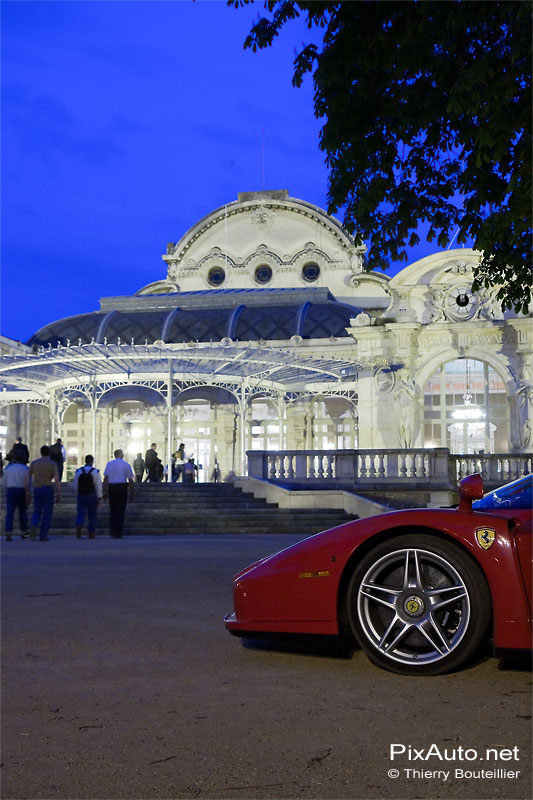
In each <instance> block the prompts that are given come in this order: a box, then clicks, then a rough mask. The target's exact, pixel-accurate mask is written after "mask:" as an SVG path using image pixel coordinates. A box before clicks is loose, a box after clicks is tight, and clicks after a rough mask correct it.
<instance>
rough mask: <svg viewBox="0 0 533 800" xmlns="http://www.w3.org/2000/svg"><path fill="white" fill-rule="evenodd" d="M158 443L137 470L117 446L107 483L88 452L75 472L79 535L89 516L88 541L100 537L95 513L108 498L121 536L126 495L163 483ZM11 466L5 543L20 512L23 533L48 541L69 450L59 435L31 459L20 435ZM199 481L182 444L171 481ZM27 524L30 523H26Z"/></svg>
mask: <svg viewBox="0 0 533 800" xmlns="http://www.w3.org/2000/svg"><path fill="white" fill-rule="evenodd" d="M156 448H157V443H156V442H153V443H152V445H151V446H150V448H149V450H147V452H146V456H145V458H144V459H143V457H142V454H141V453H139V454H138V455H137V457H136V458H135V460H134V462H133V469H132V468H131V466H130V465H129V464H128V463H127V461H125V460H124V452H123V451H122V450H115V452H114V458H113V459H112V460H111V461H109V462H108V463H107V465H106V467H105V469H104V474H103V481H102V477H101V475H100V471H99V470H98V469H96V467H95V466H94V457H93V456H92V455H87V456H85V463H84V464H83V466H81V467H79V469H77V470H76V473H75V475H74V488H75V489H76V496H77V510H76V537H77V538H78V539H80V538H81V535H82V529H83V526H84V524H85V519H86V518H87V532H88V536H89V539H94V538H95V536H96V512H97V509H98V505H99V504H100V503H101V501H102V500H109V532H110V536H112V537H113V538H116V539H120V538H121V537H122V530H123V527H124V516H125V512H126V506H127V503H128V497H129V499H130V500H133V499H134V482H138V483H140V482H142V481H143V478H144V476H145V473H146V478H144V480H145V482H146V481H150V482H156V483H157V482H161V480H163V479H165V471H164V468H163V464H162V461H161V459H160V458H158V455H157V449H156ZM6 461H8V462H9V463H8V465H7V466H6V467H5V468H2V472H3V474H2V483H3V485H4V487H5V489H6V516H5V534H6V541H8V542H10V541H12V539H13V535H12V534H13V529H14V522H15V514H16V513H17V512H18V520H19V527H20V536H21V538H22V539H26V538H27V537H28V536H29V537H30V538H31V539H34V540H36V539H37V529H39V541H41V542H47V541H48V533H49V530H50V526H51V523H52V514H53V510H54V503H60V502H61V478H62V476H63V465H64V463H65V461H66V452H65V448H64V446H63V443H62V441H61V439H57V440H56V442H55V444H53V445H51V446H49V445H43V446H42V447H41V451H40V457H39V458H37V459H35V460H34V461H32V462H31V463H30V454H29V450H28V446H27V445H25V444H24V443H23V442H22V439H21V437H20V436H19V437H17V440H16V441H15V444H14V445H13V447H12V448H11V450H10V451H9V453H8V454H7V456H6ZM213 472H214V475H213V476H212V479H213V480H215V481H216V480H218V479H219V476H220V470H219V469H218V464H215V470H214V471H213ZM180 479H181V481H182V482H183V483H195V481H197V479H198V466H197V465H196V464H195V461H194V458H191V457H188V456H187V454H186V453H185V445H184V444H183V443H182V444H180V446H179V447H178V449H177V450H176V452H175V453H173V455H172V482H174V483H177V482H178V481H180ZM32 496H33V513H32V516H31V520H29V519H28V508H29V505H30V503H31V500H32ZM28 523H29V524H28Z"/></svg>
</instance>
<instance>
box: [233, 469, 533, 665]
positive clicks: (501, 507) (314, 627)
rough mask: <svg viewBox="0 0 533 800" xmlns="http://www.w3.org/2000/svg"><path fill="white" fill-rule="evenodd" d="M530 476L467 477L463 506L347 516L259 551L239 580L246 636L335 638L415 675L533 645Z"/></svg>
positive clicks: (241, 629) (237, 597)
mask: <svg viewBox="0 0 533 800" xmlns="http://www.w3.org/2000/svg"><path fill="white" fill-rule="evenodd" d="M532 489H533V475H527V476H525V477H522V478H519V479H518V480H516V481H513V482H512V483H509V484H507V485H506V486H503V487H501V488H500V489H496V490H494V491H492V492H489V493H488V494H487V495H485V496H483V480H482V477H481V475H470V476H469V477H467V478H464V479H463V480H462V481H461V482H460V483H459V498H460V501H459V505H458V506H457V507H456V508H439V509H415V510H413V509H411V510H405V511H391V512H388V513H386V514H380V515H379V516H376V517H370V518H368V519H362V520H356V521H353V522H348V523H346V524H344V525H340V526H339V527H336V528H332V529H331V530H327V531H323V532H322V533H318V534H316V535H315V536H311V537H310V538H308V539H304V540H302V541H300V542H298V543H297V544H294V545H292V546H291V547H288V548H287V549H285V550H282V551H281V552H279V553H275V554H274V555H271V556H268V557H267V558H262V559H261V560H260V561H257V562H256V563H255V564H252V565H250V566H248V567H246V568H245V569H243V570H241V571H240V572H239V573H238V574H237V575H236V576H235V578H234V582H233V596H234V608H235V610H234V613H232V614H228V615H227V616H226V618H225V624H226V628H227V629H228V630H229V631H230V632H231V633H233V634H235V635H238V636H252V635H255V636H257V635H259V636H266V635H268V634H287V633H294V634H296V633H298V634H300V633H303V634H329V635H336V636H340V637H342V638H343V639H345V640H346V641H347V642H349V643H350V644H352V645H353V644H355V645H359V646H360V647H362V648H363V649H364V650H365V651H366V653H367V655H368V656H369V658H370V659H371V660H372V661H373V662H374V663H375V664H377V665H378V666H380V667H384V668H385V669H388V670H392V671H393V672H399V673H404V674H411V675H438V674H441V673H444V672H449V671H451V670H456V669H458V668H459V667H463V666H465V665H466V663H467V662H468V661H470V660H472V659H473V658H474V656H475V655H476V654H477V653H478V651H479V650H480V648H481V647H482V646H483V645H486V643H487V641H488V640H491V642H492V647H493V652H494V654H495V655H497V654H498V653H503V652H504V651H509V650H522V651H526V650H529V649H531V646H532V618H531V617H532V615H531V611H532V545H531V541H532Z"/></svg>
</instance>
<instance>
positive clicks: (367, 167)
mask: <svg viewBox="0 0 533 800" xmlns="http://www.w3.org/2000/svg"><path fill="white" fill-rule="evenodd" d="M249 2H250V0H229V5H234V6H239V5H243V4H248V3H249ZM263 5H264V8H265V10H266V12H267V14H268V16H263V17H260V18H259V19H258V21H257V22H256V23H255V24H254V26H253V27H252V30H251V32H250V34H249V35H248V37H247V39H246V41H245V47H251V48H252V49H253V50H254V51H255V50H257V48H264V47H268V46H269V45H271V44H272V43H273V41H274V39H275V38H276V36H277V35H278V34H279V32H280V30H281V29H282V28H283V27H284V26H285V24H286V23H288V22H290V21H291V20H293V19H294V18H295V17H297V16H300V15H302V14H303V15H304V16H305V18H306V21H307V25H308V27H309V29H310V30H311V31H312V30H313V29H315V30H317V31H319V29H322V31H321V32H320V31H319V32H320V33H321V34H322V35H321V37H320V38H321V39H322V41H321V43H320V44H315V43H311V44H307V45H302V48H301V50H300V51H299V52H297V54H296V57H295V62H294V75H293V83H294V85H296V86H300V85H301V83H302V80H303V78H304V76H305V75H306V73H309V72H311V73H312V75H313V81H314V87H315V96H314V97H315V114H316V116H317V117H318V118H323V119H324V120H325V121H324V125H323V127H322V130H321V134H320V147H321V148H322V150H324V152H325V153H326V163H327V165H328V167H329V169H330V176H329V186H328V210H329V212H330V213H332V214H334V213H336V212H338V211H339V210H343V211H344V225H345V226H346V228H347V229H348V230H349V231H350V232H351V233H352V234H353V235H354V237H355V241H356V243H357V244H361V243H362V242H363V240H366V241H367V242H368V243H369V250H368V262H367V268H368V269H375V268H380V269H386V268H387V266H388V263H389V261H390V260H394V261H396V260H406V259H407V255H406V252H405V247H406V246H414V245H416V244H417V243H418V241H419V234H418V231H419V229H420V223H426V225H427V227H428V233H427V239H428V241H432V240H433V239H435V238H436V240H437V243H438V245H439V247H443V248H444V247H447V246H448V245H449V243H450V240H451V239H452V237H453V236H454V234H456V240H457V243H458V244H462V243H465V242H467V241H468V240H469V239H470V240H472V241H473V242H474V246H475V249H476V250H479V251H480V252H481V253H482V257H481V258H480V262H479V264H478V266H477V268H476V272H475V283H474V288H480V287H481V286H486V287H491V286H496V287H497V293H496V296H497V298H498V299H499V300H500V301H501V302H502V305H503V307H504V308H511V307H514V308H515V310H516V311H520V310H521V311H523V312H526V311H527V310H528V307H529V303H530V300H531V285H532V284H531V256H532V253H531V242H532V226H531V120H532V109H531V10H532V8H531V5H532V4H531V2H522V0H519V1H518V2H516V1H515V0H509V1H508V2H507V1H505V0H504V2H500V1H499V0H498V1H494V2H483V3H480V2H471V1H470V0H453V1H452V2H432V0H424V1H423V2H414V0H410V2H377V1H376V0H373V1H371V2H320V0H312V2H303V1H302V2H292V0H269V1H267V2H264V4H263Z"/></svg>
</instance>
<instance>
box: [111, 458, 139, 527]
mask: <svg viewBox="0 0 533 800" xmlns="http://www.w3.org/2000/svg"><path fill="white" fill-rule="evenodd" d="M113 455H114V456H115V458H114V459H113V460H112V461H108V462H107V464H106V468H105V470H104V500H105V499H106V498H107V497H109V535H110V536H112V537H113V538H114V539H121V538H122V529H123V527H124V515H125V513H126V505H127V503H128V486H129V497H130V500H131V501H133V499H134V494H133V486H134V483H133V470H132V468H131V467H130V465H129V464H128V463H127V462H126V461H124V452H123V451H122V450H115V452H114V454H113Z"/></svg>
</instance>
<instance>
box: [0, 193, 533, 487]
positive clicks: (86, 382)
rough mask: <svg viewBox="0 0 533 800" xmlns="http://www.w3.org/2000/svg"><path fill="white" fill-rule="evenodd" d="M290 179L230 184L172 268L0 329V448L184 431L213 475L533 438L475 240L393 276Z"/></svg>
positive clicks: (101, 451)
mask: <svg viewBox="0 0 533 800" xmlns="http://www.w3.org/2000/svg"><path fill="white" fill-rule="evenodd" d="M364 257H365V252H364V248H357V247H355V246H354V244H353V241H352V239H351V237H350V236H349V235H348V234H347V233H346V232H345V231H344V229H343V228H342V226H341V225H340V223H339V222H338V221H336V220H335V219H334V218H332V217H331V216H329V215H328V214H326V213H325V212H324V211H323V210H321V209H320V208H318V207H316V206H313V205H311V204H310V203H306V202H305V201H302V200H299V199H296V198H293V197H289V195H288V192H286V191H275V192H249V193H243V194H240V195H239V197H238V200H237V201H236V202H232V203H228V204H227V205H226V206H223V207H222V208H219V209H217V210H215V211H213V212H212V213H211V214H209V215H208V216H207V217H204V218H203V219H202V220H200V221H199V222H198V223H197V224H196V225H194V226H193V227H192V228H191V229H190V230H189V231H187V233H185V235H184V236H183V237H182V239H181V240H180V241H179V242H178V243H177V244H174V243H170V244H169V245H167V252H166V254H165V255H164V256H163V261H164V262H165V265H166V276H165V275H163V276H162V277H161V278H160V279H157V280H155V281H154V282H153V283H150V284H149V285H148V286H145V287H143V288H142V289H140V290H139V291H138V292H137V293H136V294H135V295H133V296H124V297H104V298H102V300H101V302H100V309H99V310H98V311H92V312H88V313H86V314H82V315H78V316H73V317H68V318H66V319H62V320H58V321H55V322H51V323H50V324H49V325H47V326H46V327H44V328H42V329H41V330H39V331H37V332H36V333H35V334H34V335H33V336H32V338H31V339H30V341H29V342H28V343H27V344H26V345H21V344H19V343H15V342H12V341H11V340H8V339H6V338H3V339H2V342H1V345H2V352H3V353H4V355H3V357H2V359H1V367H0V389H1V392H0V415H1V419H0V426H1V427H0V449H1V450H2V452H5V450H6V449H9V446H10V445H11V443H12V441H14V438H15V436H17V435H19V434H20V435H21V436H22V437H23V438H24V440H25V441H28V442H29V445H30V449H31V451H32V453H36V452H37V450H38V447H39V446H40V445H41V444H42V443H44V442H50V441H52V440H54V439H55V437H57V436H61V437H62V439H63V440H64V442H65V444H66V447H67V451H68V454H69V459H68V463H69V466H70V467H74V466H76V465H78V464H79V463H81V459H82V456H83V455H84V454H85V453H88V452H93V453H95V455H96V458H97V461H98V463H100V464H101V463H103V462H104V461H105V460H106V459H107V458H108V457H109V456H110V455H111V454H112V452H113V450H114V449H115V448H117V447H122V448H123V449H124V450H125V452H126V453H127V454H128V456H129V458H130V460H131V459H133V457H134V455H135V454H136V453H137V452H142V453H144V451H145V450H146V449H147V447H148V446H149V445H150V443H151V442H153V441H155V442H157V444H158V450H159V453H160V455H162V456H164V460H165V461H168V460H169V459H170V454H171V452H172V451H173V450H175V449H176V448H177V446H178V445H179V443H180V442H181V441H183V442H185V444H186V449H187V450H188V451H189V452H192V453H194V455H195V456H196V460H197V461H198V462H200V463H201V464H202V465H203V468H204V473H203V477H204V478H208V477H209V474H210V471H211V470H212V468H213V466H214V463H215V459H216V460H217V461H218V463H219V465H220V468H221V471H222V474H223V475H225V474H228V473H230V472H235V473H237V474H244V472H245V471H246V457H245V453H246V451H247V450H286V449H293V450H294V449H298V450H301V449H325V450H328V449H354V448H364V449H382V448H398V447H399V448H414V447H417V448H433V447H447V448H449V449H450V451H451V452H452V453H500V454H505V453H526V452H530V451H531V450H532V448H533V429H532V426H533V394H532V392H533V388H532V387H533V362H532V338H533V333H532V325H531V319H530V318H528V317H524V316H516V315H515V314H513V313H509V312H507V313H505V314H504V313H502V310H501V307H500V305H499V304H498V303H497V302H495V301H494V298H493V294H492V293H491V292H488V291H485V290H483V291H482V292H478V293H477V294H473V293H472V291H471V283H472V269H473V267H474V266H475V264H476V262H477V259H478V254H477V253H475V252H473V251H472V250H466V249H457V250H448V251H445V252H441V253H437V254H435V255H432V256H429V257H427V258H424V259H421V260H420V261H417V262H416V263H414V264H411V265H410V266H408V267H406V268H405V269H404V270H402V271H401V272H400V273H398V274H397V275H395V276H394V277H392V278H391V277H389V276H387V275H386V274H382V273H376V272H370V273H366V272H364V271H363V266H364Z"/></svg>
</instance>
